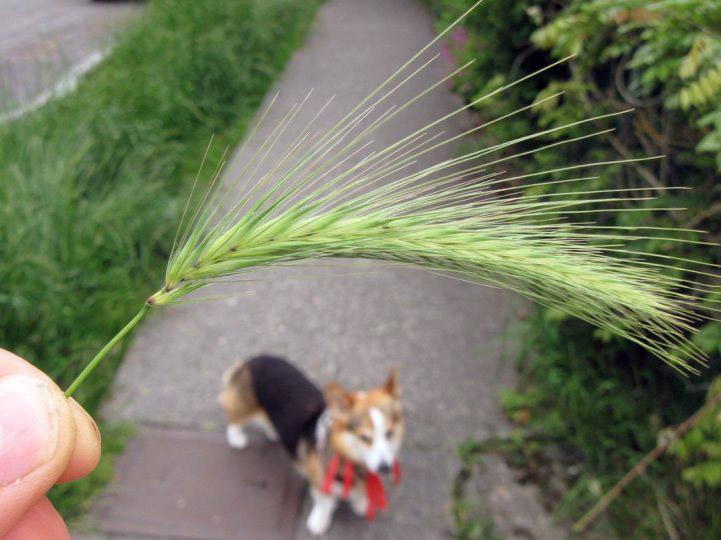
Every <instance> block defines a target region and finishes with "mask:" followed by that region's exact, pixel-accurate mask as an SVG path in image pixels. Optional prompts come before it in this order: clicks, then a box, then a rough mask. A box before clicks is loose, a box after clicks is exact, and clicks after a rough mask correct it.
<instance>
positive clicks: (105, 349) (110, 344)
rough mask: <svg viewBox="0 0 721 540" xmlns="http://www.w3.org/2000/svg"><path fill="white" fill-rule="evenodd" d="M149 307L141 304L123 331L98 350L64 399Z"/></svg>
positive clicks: (138, 320)
mask: <svg viewBox="0 0 721 540" xmlns="http://www.w3.org/2000/svg"><path fill="white" fill-rule="evenodd" d="M150 307H151V306H150V304H143V309H141V310H140V311H138V313H137V315H135V317H133V318H132V319H131V320H130V322H129V323H128V324H126V325H125V326H124V327H123V329H122V330H121V331H120V332H118V333H117V334H116V335H115V337H114V338H113V339H111V340H110V341H108V343H107V344H106V345H105V347H103V348H102V349H100V352H99V353H98V354H96V355H95V358H93V359H92V360H91V361H90V363H89V364H88V365H87V366H85V369H83V370H82V371H81V372H80V375H78V376H77V377H75V380H74V381H73V382H72V384H71V385H70V386H69V387H68V389H67V390H66V391H65V397H70V396H72V395H73V392H75V390H77V389H78V387H79V386H80V385H81V384H83V381H84V380H85V379H87V378H88V375H90V373H92V371H93V370H94V369H95V368H96V367H97V365H98V364H99V363H100V361H101V360H102V359H103V358H105V357H106V356H107V355H108V353H109V352H110V351H111V350H112V348H113V347H115V345H116V344H117V343H118V342H119V341H121V340H122V339H123V338H124V337H125V336H126V335H127V334H128V332H130V331H131V330H132V329H133V328H135V326H136V325H137V324H138V323H139V322H140V320H141V319H142V318H143V317H145V314H146V313H147V312H148V311H149V310H150Z"/></svg>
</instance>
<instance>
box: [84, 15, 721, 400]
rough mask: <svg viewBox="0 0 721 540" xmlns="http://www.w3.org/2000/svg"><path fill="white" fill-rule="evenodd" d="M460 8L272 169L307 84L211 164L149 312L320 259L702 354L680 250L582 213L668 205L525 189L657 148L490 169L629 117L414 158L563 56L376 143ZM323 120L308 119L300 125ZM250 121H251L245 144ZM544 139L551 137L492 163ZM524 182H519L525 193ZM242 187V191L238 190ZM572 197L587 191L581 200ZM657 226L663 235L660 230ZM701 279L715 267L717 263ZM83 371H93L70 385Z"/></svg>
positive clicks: (674, 352)
mask: <svg viewBox="0 0 721 540" xmlns="http://www.w3.org/2000/svg"><path fill="white" fill-rule="evenodd" d="M479 3H480V2H479ZM476 5H478V4H476ZM474 8H475V6H473V7H472V8H471V9H470V10H469V12H470V11H471V10H472V9H474ZM467 13H468V12H467ZM463 16H465V14H464V15H463ZM463 16H461V17H460V18H459V19H458V20H457V21H456V22H455V23H453V24H452V25H451V26H450V27H449V28H448V29H446V30H445V31H444V32H442V33H441V34H440V35H439V36H438V37H436V38H435V39H434V40H432V41H431V42H430V43H429V44H428V45H427V46H426V47H424V48H423V49H421V51H419V52H418V53H417V54H416V55H414V56H413V57H412V58H411V59H410V60H409V61H408V62H406V63H405V64H404V65H403V66H401V68H399V69H398V70H397V71H396V72H395V73H394V74H393V75H391V77H389V79H387V80H386V81H384V82H383V83H381V84H380V85H379V86H378V87H377V88H376V89H375V90H374V91H373V92H371V93H370V94H369V95H368V96H367V97H366V98H365V99H364V100H362V101H361V102H360V103H359V104H358V105H357V106H356V107H354V108H353V109H352V110H351V111H349V112H348V113H347V114H346V115H345V116H343V117H342V118H341V119H340V120H339V121H338V122H337V123H336V124H335V125H334V126H333V127H331V128H329V129H327V130H325V131H324V132H322V133H321V134H319V135H317V136H315V137H311V136H310V135H309V134H310V128H309V127H308V129H307V130H306V129H303V130H301V134H300V135H298V136H297V137H296V138H295V139H293V140H290V141H287V142H288V144H287V145H286V148H287V150H284V151H282V152H281V153H280V154H279V157H278V158H277V159H276V161H275V162H274V163H272V164H271V165H270V168H269V170H268V172H266V173H260V172H259V171H261V166H262V165H263V163H264V162H265V161H266V159H267V158H268V157H269V156H271V155H275V154H274V152H275V149H276V147H282V144H281V142H282V141H284V139H283V133H284V132H285V130H286V128H287V127H288V125H290V124H291V123H292V122H293V121H294V119H295V118H296V116H297V115H298V112H299V111H300V109H301V107H303V106H304V105H305V104H306V101H307V100H308V97H309V96H310V94H309V95H308V96H306V98H305V99H304V100H303V101H302V102H301V103H300V104H298V105H296V106H294V107H292V108H291V110H290V111H289V112H288V113H287V114H286V115H285V116H284V117H283V118H282V119H281V121H280V123H279V124H278V126H276V127H275V129H273V130H271V132H270V135H269V137H268V138H267V139H266V140H265V141H264V142H262V143H261V144H260V145H259V146H258V149H257V150H256V152H255V154H254V155H253V156H251V157H250V158H249V159H248V161H247V162H246V163H245V164H244V165H243V167H242V170H241V172H240V173H239V174H238V175H237V177H236V178H234V179H233V181H232V182H230V183H226V184H223V183H222V182H220V181H219V180H218V178H219V176H220V169H219V170H218V171H216V173H215V175H214V177H213V182H212V183H211V188H210V189H209V190H208V191H207V192H206V193H205V194H204V195H203V196H202V200H201V203H200V204H199V205H197V207H196V209H195V210H194V211H192V212H188V210H189V207H186V212H185V213H184V215H183V218H182V220H181V225H180V227H179V234H178V235H177V236H176V245H174V246H173V249H172V253H171V256H170V258H169V261H168V266H167V270H166V281H165V284H164V286H163V287H162V288H161V289H160V290H158V291H157V292H156V293H155V294H153V295H152V296H150V297H149V298H148V300H147V306H163V305H168V304H175V303H177V302H179V301H182V300H183V299H184V298H185V297H186V295H187V294H189V293H191V292H193V291H196V290H198V289H200V288H202V287H204V286H206V285H208V284H211V283H214V282H219V281H223V280H226V279H228V278H231V277H233V276H237V275H238V274H242V273H245V272H247V271H249V270H252V269H255V268H260V267H267V266H273V265H278V264H288V263H298V262H302V261H309V260H317V259H325V258H342V259H353V258H364V259H374V260H378V261H385V262H391V263H398V264H404V265H411V266H414V267H419V268H425V269H428V270H431V271H433V272H440V273H443V274H446V275H449V276H455V277H459V278H461V279H465V280H471V281H477V282H481V283H486V284H490V285H494V286H499V287H504V288H507V289H510V290H512V291H515V292H518V293H520V294H522V295H524V296H526V297H528V298H530V299H532V300H534V301H536V302H539V303H540V304H542V305H545V306H550V307H553V308H557V309H559V310H562V311H564V312H566V313H568V314H570V315H573V316H575V317H579V318H581V319H583V320H585V321H587V322H590V323H592V324H594V325H597V326H599V327H601V328H604V329H606V330H608V331H611V332H613V333H615V334H617V335H620V336H622V337H624V338H626V339H628V340H631V341H633V342H634V343H637V344H639V345H640V346H642V347H644V348H645V349H647V350H649V351H650V352H652V353H653V354H655V355H656V356H658V357H659V358H660V359H661V360H663V361H665V362H667V363H669V364H670V365H672V366H674V367H676V368H678V369H681V370H693V369H694V367H693V363H694V362H696V361H701V360H702V359H703V355H702V354H701V353H700V352H699V351H698V350H697V349H696V348H695V347H694V346H693V345H692V344H691V342H690V341H689V335H690V333H691V332H693V325H692V324H691V323H692V321H694V320H695V319H698V317H700V316H701V315H699V313H698V310H697V309H696V307H697V306H696V303H697V300H696V299H697V295H696V290H697V289H698V288H699V287H700V286H699V285H698V284H697V283H695V282H694V281H693V280H688V279H682V278H681V277H674V276H671V275H669V273H668V272H666V270H668V269H670V268H673V265H674V263H675V262H676V261H675V260H673V259H665V258H663V257H658V258H655V259H654V256H653V255H652V254H651V255H647V256H645V257H646V258H639V255H643V254H638V253H634V252H633V251H631V250H630V249H629V248H627V247H626V245H627V244H628V243H629V242H632V241H633V240H634V239H637V238H639V237H638V236H634V235H633V232H634V231H636V232H638V230H640V229H639V228H638V227H636V228H630V229H629V230H628V231H624V230H623V229H622V228H618V227H617V228H615V229H612V230H604V229H603V228H599V227H598V226H595V225H590V224H588V223H586V222H583V221H579V220H582V219H584V218H585V216H586V215H587V214H591V213H593V212H595V211H597V210H598V208H604V211H606V212H639V211H666V210H668V209H663V208H654V209H652V210H647V209H642V208H638V207H633V206H629V203H633V202H635V201H641V200H647V199H648V197H646V196H644V194H640V195H637V194H636V191H635V190H634V189H630V190H629V189H618V190H613V189H612V190H603V191H593V190H587V191H577V192H575V193H573V192H569V193H566V194H564V193H554V194H553V195H550V196H544V195H539V194H537V193H538V192H536V194H533V190H528V188H529V187H538V188H543V186H546V185H550V184H557V183H568V184H569V185H573V184H574V183H583V182H586V181H593V180H594V179H595V178H596V177H595V176H571V175H573V174H574V173H576V172H577V170H578V169H585V168H590V167H593V168H599V167H607V166H615V165H619V164H623V163H628V162H633V161H642V160H643V159H654V158H640V159H639V158H636V159H626V160H619V161H613V162H603V163H590V164H589V163H582V164H571V165H569V166H567V167H563V168H556V169H553V170H547V171H537V172H533V173H527V174H522V175H510V176H509V175H504V173H503V171H502V170H497V168H498V167H499V166H501V165H502V164H503V166H505V164H506V163H507V162H512V161H513V160H514V159H523V158H524V156H528V155H530V154H533V153H535V152H544V151H553V149H554V148H557V147H559V146H560V145H566V144H572V143H576V142H578V141H582V140H585V139H589V138H592V137H599V136H602V135H604V134H605V133H607V132H608V131H609V130H601V131H596V132H591V133H589V134H586V135H581V136H575V137H570V138H569V137H566V138H563V137H562V135H563V134H564V133H567V132H572V131H573V132H575V131H577V130H578V129H579V128H581V127H582V126H584V125H586V124H588V123H590V122H593V121H596V120H601V119H606V118H610V117H613V116H616V115H618V114H625V113H627V112H629V111H623V112H621V113H612V114H604V115H600V116H597V117H594V118H589V119H585V120H581V121H575V122H571V123H568V124H566V125H564V126H558V127H554V128H551V129H547V130H543V131H540V132H537V133H531V134H528V135H526V136H523V137H518V138H516V139H513V140H509V141H503V142H499V143H497V144H494V145H492V146H489V147H486V148H482V149H477V150H473V151H470V152H466V153H464V154H462V155H460V156H458V157H456V158H453V159H447V160H444V161H441V162H438V163H435V164H433V165H430V166H427V167H418V166H416V165H415V164H416V161H417V160H418V159H419V158H421V157H422V156H424V155H425V154H426V153H428V152H430V151H432V150H434V149H436V148H439V147H441V146H444V145H449V144H453V143H456V141H458V140H459V139H460V138H461V136H462V135H464V134H461V135H453V136H450V137H449V136H445V137H444V135H443V133H442V132H435V131H434V130H435V129H436V126H438V125H439V124H440V123H441V122H442V121H444V120H446V119H448V118H450V117H452V116H454V115H458V114H461V113H462V112H464V111H465V110H467V109H468V108H470V107H471V106H473V105H474V104H475V103H478V102H480V101H482V100H484V99H488V98H489V97H491V96H493V95H496V94H499V93H502V92H503V91H505V90H507V89H509V88H511V87H512V86H514V85H516V84H518V83H519V82H521V81H523V80H526V79H528V78H530V77H533V76H535V75H537V74H538V73H541V72H543V71H545V70H546V69H550V68H551V67H553V66H555V65H557V64H559V63H561V62H563V61H564V60H561V61H559V62H556V63H554V64H551V65H550V66H547V67H545V68H543V69H541V70H538V71H537V72H536V73H533V74H531V75H528V76H525V77H523V78H522V79H519V80H517V81H514V82H511V83H509V84H507V85H505V86H503V87H502V88H499V89H497V90H494V91H492V92H491V93H489V94H487V95H485V96H481V97H480V98H478V99H476V100H475V101H474V102H472V103H470V104H468V105H465V106H463V107H460V108H459V109H457V110H455V111H453V112H451V113H449V114H448V115H445V116H444V117H442V118H439V119H435V120H433V121H431V122H429V123H428V124H427V125H425V126H423V127H422V128H421V129H418V130H416V131H414V132H412V133H409V134H408V135H406V136H405V137H402V138H400V139H399V140H398V141H396V142H394V143H392V144H389V145H387V146H385V147H383V148H373V146H372V144H371V139H372V136H373V134H374V132H375V131H377V130H378V129H379V128H380V127H381V126H383V125H384V124H386V123H387V122H390V121H392V119H393V118H394V117H395V116H396V115H397V114H398V113H399V112H400V111H402V110H404V109H406V108H408V107H409V106H411V105H413V104H414V103H415V102H416V101H417V100H418V99H419V98H420V97H422V96H423V95H425V94H426V93H428V92H430V91H432V90H433V89H435V88H437V87H438V86H439V85H440V84H441V83H442V82H444V81H445V80H447V79H448V76H446V77H444V78H443V79H441V81H439V82H437V83H435V84H433V85H431V86H430V87H428V88H427V89H426V90H424V91H422V92H420V93H419V94H418V95H417V96H416V97H414V98H412V99H410V100H409V101H408V102H406V103H404V104H402V105H400V106H398V107H388V108H386V109H385V110H384V109H383V107H386V106H387V103H388V102H389V100H391V99H392V97H393V96H394V93H395V92H396V91H397V89H398V88H400V87H402V85H403V84H404V83H405V82H406V81H408V80H410V79H412V78H413V77H414V76H415V75H417V74H418V73H420V72H421V71H422V70H423V69H425V68H426V67H427V66H429V65H431V64H432V63H433V61H434V60H435V59H436V58H437V57H433V58H431V60H429V61H427V62H424V63H422V64H421V66H420V67H419V68H416V67H415V63H416V61H418V60H419V59H420V58H421V57H422V55H423V53H424V52H426V51H427V50H428V49H429V48H430V47H431V46H432V45H434V44H435V43H436V42H437V41H438V39H440V38H441V37H442V36H443V35H445V34H446V33H447V32H448V30H450V28H452V26H453V25H455V24H456V23H457V22H458V21H460V20H461V19H462V18H463ZM276 97H277V96H276ZM548 99H550V98H548ZM275 101H276V98H273V99H272V100H271V101H270V104H269V105H268V107H267V109H266V110H265V111H264V112H263V113H262V114H261V117H260V121H261V122H262V121H263V120H264V119H265V117H266V115H267V114H268V111H269V110H270V108H271V107H273V105H274V104H275ZM327 105H328V102H327V103H326V104H325V105H323V107H321V112H323V111H324V109H325V108H326V106H327ZM530 107H532V104H529V105H528V106H527V107H522V108H520V109H518V110H516V111H513V112H511V113H509V114H505V115H503V116H499V117H498V118H495V119H490V120H488V121H486V122H485V123H484V124H482V125H481V126H477V127H474V128H471V129H469V130H467V131H466V132H465V135H470V134H473V133H475V132H477V131H478V130H479V129H482V128H483V127H484V126H487V125H490V124H492V123H495V122H499V121H503V120H505V119H507V118H509V117H511V116H513V115H515V114H520V113H522V112H525V111H527V110H528V109H529V108H530ZM319 115H320V113H318V114H316V115H315V116H313V119H312V120H311V121H310V122H309V124H308V126H310V125H311V124H312V123H313V122H314V121H315V120H316V119H317V118H318V117H319ZM256 130H257V126H256V127H255V128H253V130H252V132H251V134H250V136H249V139H251V138H252V137H253V136H254V134H255V133H256ZM550 134H553V135H554V136H555V137H560V138H559V140H558V141H555V142H553V143H551V144H545V145H544V144H542V145H540V146H536V147H532V148H530V149H529V150H523V151H520V152H517V153H514V154H511V155H507V156H503V157H500V158H498V157H496V158H494V157H493V156H494V155H496V154H498V153H499V152H501V151H502V150H504V149H507V148H511V147H514V146H515V145H519V144H533V141H535V140H536V139H538V138H540V137H543V136H547V135H550ZM196 182H197V179H196ZM521 182H524V183H525V185H522V186H521V187H519V185H520V183H521ZM194 189H195V188H194ZM238 191H240V195H239V196H237V198H235V199H234V198H233V194H234V193H237V192H238ZM579 195H582V196H583V197H584V198H580V199H579ZM621 202H623V203H624V205H622V204H621ZM186 217H187V219H186ZM181 229H182V230H181ZM658 231H660V232H664V230H663V229H658ZM667 232H668V233H669V234H667V236H673V235H672V234H670V233H671V232H672V231H671V230H670V229H669V230H668V231H667ZM644 238H645V237H644ZM675 240H676V241H680V242H684V241H686V240H681V239H675ZM688 241H689V242H693V241H694V240H688ZM631 257H634V258H631ZM649 257H650V258H649ZM701 274H702V275H706V276H713V275H714V271H713V270H712V271H710V272H703V271H701ZM704 287H705V290H706V291H707V292H711V293H717V292H718V290H719V288H718V287H717V286H714V285H708V284H707V285H704ZM146 311H147V310H146ZM144 313H145V311H143V312H141V314H139V317H140V318H142V316H143V314H144ZM136 319H137V320H139V318H137V317H136ZM136 322H137V321H136ZM124 330H125V329H124ZM94 361H95V360H94ZM84 376H87V373H85V372H84V374H82V375H81V377H80V379H81V378H82V377H84ZM75 387H76V385H75V384H74V385H73V386H72V387H71V389H74V388H75Z"/></svg>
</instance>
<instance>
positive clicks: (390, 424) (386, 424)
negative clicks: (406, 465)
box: [325, 369, 403, 473]
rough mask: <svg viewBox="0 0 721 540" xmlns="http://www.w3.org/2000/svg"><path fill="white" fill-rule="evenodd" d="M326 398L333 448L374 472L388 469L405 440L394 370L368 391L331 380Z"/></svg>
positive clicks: (384, 471)
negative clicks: (386, 378) (381, 383)
mask: <svg viewBox="0 0 721 540" xmlns="http://www.w3.org/2000/svg"><path fill="white" fill-rule="evenodd" d="M325 399H326V402H327V404H328V410H329V411H330V415H331V418H332V422H331V425H330V433H329V439H330V445H331V447H332V448H333V450H334V451H335V452H337V453H338V454H340V455H341V456H343V457H344V458H346V459H349V460H351V461H353V462H354V463H357V464H359V465H362V466H364V467H366V468H367V469H369V470H370V471H372V472H375V473H386V472H389V471H390V470H391V467H392V466H393V462H394V461H395V459H396V457H397V456H398V453H399V452H400V449H401V443H402V441H403V409H402V406H401V402H400V399H399V393H398V383H397V375H396V371H395V369H394V370H392V371H391V374H390V375H389V377H388V380H387V381H386V382H385V384H384V385H383V386H381V387H379V388H373V389H372V390H368V391H366V392H348V391H346V390H345V389H344V388H343V387H342V386H340V385H339V384H337V383H330V384H328V385H327V386H326V389H325Z"/></svg>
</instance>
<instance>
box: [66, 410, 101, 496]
mask: <svg viewBox="0 0 721 540" xmlns="http://www.w3.org/2000/svg"><path fill="white" fill-rule="evenodd" d="M68 401H69V403H70V409H71V410H72V411H73V415H74V416H75V425H76V426H77V431H76V436H75V448H74V449H73V453H72V456H71V457H70V461H69V462H68V466H67V467H66V469H65V471H64V472H63V474H61V475H60V477H59V478H58V483H61V482H71V481H73V480H77V479H78V478H82V477H83V476H86V475H87V474H89V473H90V472H91V471H92V470H93V469H95V467H96V466H97V464H98V462H99V461H100V452H101V436H100V430H99V429H98V426H97V424H96V423H95V421H94V420H93V419H92V418H91V416H90V415H89V414H88V413H87V412H86V411H85V409H83V408H82V407H81V406H80V404H78V402H77V401H75V400H74V399H72V398H70V399H69V400H68Z"/></svg>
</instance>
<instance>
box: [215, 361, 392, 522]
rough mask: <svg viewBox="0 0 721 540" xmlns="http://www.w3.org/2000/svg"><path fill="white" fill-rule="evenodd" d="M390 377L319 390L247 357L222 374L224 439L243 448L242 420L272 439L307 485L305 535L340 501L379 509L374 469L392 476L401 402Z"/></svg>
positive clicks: (363, 511)
mask: <svg viewBox="0 0 721 540" xmlns="http://www.w3.org/2000/svg"><path fill="white" fill-rule="evenodd" d="M396 379H397V377H396V371H395V370H392V371H391V373H390V375H389V377H388V379H387V381H386V382H385V384H384V385H383V386H381V387H379V388H374V389H372V390H368V391H365V392H349V391H346V390H345V389H344V388H343V387H342V386H341V385H339V384H338V383H330V384H328V385H327V386H326V388H325V391H323V392H321V390H320V389H319V388H317V387H316V386H315V385H314V384H313V383H312V382H311V381H309V380H308V378H307V377H306V376H305V375H304V374H303V373H302V372H301V371H300V370H298V369H297V368H296V367H294V366H292V365H291V364H290V363H288V362H287V361H285V360H283V359H282V358H276V357H273V356H257V357H255V358H251V359H250V360H247V361H245V362H242V363H240V364H238V365H235V366H233V367H232V368H230V369H229V370H228V371H227V372H226V373H225V375H224V377H223V388H222V391H221V393H220V396H219V400H220V403H221V405H222V406H223V408H224V409H225V411H226V413H227V415H228V426H227V431H226V435H227V439H228V444H230V446H232V447H233V448H244V447H245V446H246V445H247V444H248V438H247V435H246V433H245V427H246V426H247V425H249V424H255V425H256V426H258V427H259V428H260V429H261V430H262V431H263V432H264V433H265V435H266V436H267V437H268V438H269V439H271V440H280V442H281V443H282V444H283V446H284V447H285V449H286V450H287V451H288V453H289V454H290V456H291V458H292V460H293V462H294V464H295V467H296V469H297V470H298V471H299V472H300V473H301V474H302V475H303V476H304V477H305V478H306V479H307V480H308V482H309V484H310V493H311V497H312V499H313V507H312V510H311V512H310V515H309V516H308V521H307V525H308V529H309V530H310V532H311V533H312V534H314V535H321V534H324V533H325V532H326V531H327V530H328V528H329V527H330V524H331V519H332V517H333V512H334V511H335V509H336V506H337V505H338V501H339V500H341V499H346V500H348V502H349V503H350V506H351V508H352V509H353V511H354V512H355V513H357V514H359V515H361V516H366V517H367V518H368V519H373V517H374V516H375V513H376V512H377V511H378V510H384V509H386V508H387V500H386V497H385V491H384V489H383V483H382V481H381V479H380V477H379V475H380V474H388V473H392V475H393V481H394V483H397V482H398V481H399V480H400V465H399V462H398V453H399V452H400V449H401V443H402V441H403V408H402V406H401V402H400V399H399V392H398V384H397V380H396Z"/></svg>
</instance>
